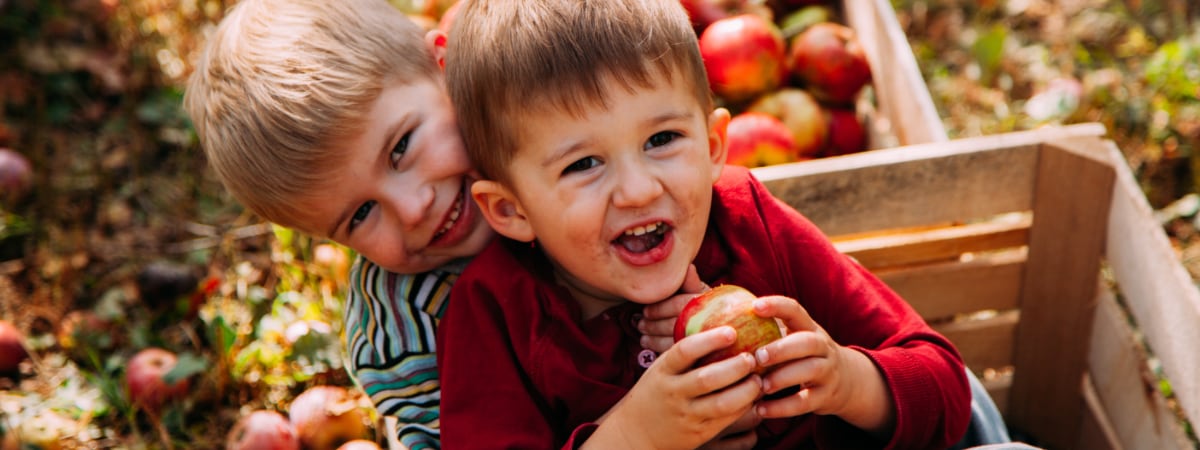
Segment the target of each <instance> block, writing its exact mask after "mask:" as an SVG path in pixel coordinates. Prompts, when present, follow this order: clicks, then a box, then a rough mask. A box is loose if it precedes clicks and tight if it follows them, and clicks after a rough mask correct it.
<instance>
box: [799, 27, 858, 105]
mask: <svg viewBox="0 0 1200 450" xmlns="http://www.w3.org/2000/svg"><path fill="white" fill-rule="evenodd" d="M788 65H789V67H791V76H792V79H794V80H795V81H797V82H799V83H801V84H802V85H803V86H804V87H805V88H806V89H808V91H809V92H811V93H812V94H813V95H814V96H816V97H817V99H819V100H821V101H822V102H825V103H833V104H839V105H849V104H853V103H854V100H855V98H857V97H858V92H859V91H861V90H862V88H863V86H866V85H867V83H869V82H870V81H871V66H870V65H869V64H868V63H867V56H866V53H864V51H863V47H862V45H861V44H860V43H859V42H858V37H857V35H855V34H854V29H853V28H850V27H847V26H845V25H842V24H837V23H833V22H822V23H818V24H816V25H813V26H811V27H808V28H807V29H805V30H804V31H803V32H801V33H800V34H799V35H797V36H796V37H795V39H793V40H792V44H791V49H790V51H789V53H788Z"/></svg>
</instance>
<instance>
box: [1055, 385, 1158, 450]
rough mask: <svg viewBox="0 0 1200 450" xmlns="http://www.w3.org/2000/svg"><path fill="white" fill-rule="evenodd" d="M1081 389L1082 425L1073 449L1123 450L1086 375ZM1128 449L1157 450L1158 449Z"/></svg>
mask: <svg viewBox="0 0 1200 450" xmlns="http://www.w3.org/2000/svg"><path fill="white" fill-rule="evenodd" d="M1081 389H1082V390H1083V411H1081V412H1080V414H1081V415H1082V416H1083V423H1082V425H1081V426H1080V429H1079V445H1077V446H1076V447H1075V448H1086V449H1094V450H1124V449H1125V448H1126V447H1124V446H1122V445H1121V441H1120V440H1119V439H1118V437H1117V432H1116V430H1115V429H1114V428H1113V423H1112V421H1111V420H1109V417H1108V415H1107V414H1106V413H1105V411H1104V406H1103V405H1101V404H1100V399H1099V396H1097V395H1096V389H1095V386H1094V385H1092V381H1091V378H1090V377H1089V376H1088V375H1087V374H1084V376H1083V386H1082V387H1081ZM1130 448H1135V449H1138V448H1154V449H1157V448H1160V447H1130Z"/></svg>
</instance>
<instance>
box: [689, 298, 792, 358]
mask: <svg viewBox="0 0 1200 450" xmlns="http://www.w3.org/2000/svg"><path fill="white" fill-rule="evenodd" d="M756 298H758V297H756V296H755V295H754V294H752V293H751V292H750V291H747V290H746V289H744V288H742V287H739V286H734V285H732V284H723V285H720V286H717V287H715V288H712V290H709V291H707V292H704V293H702V294H699V295H697V296H695V297H693V298H692V299H691V300H690V301H688V303H687V305H684V307H683V310H682V311H680V313H679V318H678V319H676V321H675V340H676V341H679V340H681V339H683V338H684V337H687V336H691V335H693V334H696V333H699V332H702V331H706V330H711V329H713V328H718V327H722V326H726V325H728V326H731V327H733V329H734V330H736V331H737V340H736V341H735V342H734V343H733V344H732V345H730V346H728V347H725V348H723V349H720V350H717V351H715V352H712V353H709V354H708V355H706V356H705V357H704V358H701V359H700V361H699V363H698V364H699V365H706V364H710V363H713V362H716V361H721V360H723V359H726V358H731V357H733V356H736V355H738V354H741V353H745V352H750V353H753V352H754V351H755V350H758V348H759V347H762V346H764V345H767V344H769V343H771V342H772V341H775V340H776V339H779V338H781V337H783V331H782V330H781V328H780V326H779V323H778V322H776V321H775V318H773V317H761V316H759V315H758V314H756V313H755V312H754V307H753V304H754V300H755V299H756ZM759 370H760V372H761V368H760V369H759Z"/></svg>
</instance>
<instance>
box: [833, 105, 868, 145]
mask: <svg viewBox="0 0 1200 450" xmlns="http://www.w3.org/2000/svg"><path fill="white" fill-rule="evenodd" d="M826 112H827V113H828V114H829V143H828V145H826V147H825V151H824V152H823V155H825V156H837V155H848V154H850V153H858V152H861V151H863V150H866V149H867V129H866V127H865V126H864V125H863V123H862V119H861V118H859V117H858V112H856V111H855V110H853V109H848V108H829V109H828V110H826Z"/></svg>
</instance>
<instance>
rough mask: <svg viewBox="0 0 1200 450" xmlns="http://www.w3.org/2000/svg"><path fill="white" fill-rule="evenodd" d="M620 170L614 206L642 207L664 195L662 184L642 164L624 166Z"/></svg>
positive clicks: (614, 193) (614, 194)
mask: <svg viewBox="0 0 1200 450" xmlns="http://www.w3.org/2000/svg"><path fill="white" fill-rule="evenodd" d="M619 169H620V171H621V176H619V177H617V178H618V179H617V186H616V190H615V192H613V205H615V206H617V207H621V208H636V207H641V206H645V205H647V204H649V203H651V202H653V201H654V199H656V198H658V196H660V195H662V193H663V187H662V184H661V183H659V180H658V178H657V177H655V176H654V174H653V173H651V172H650V171H649V170H647V168H646V167H644V166H643V165H642V164H638V163H630V164H624V165H622V166H621V167H620V168H619Z"/></svg>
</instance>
